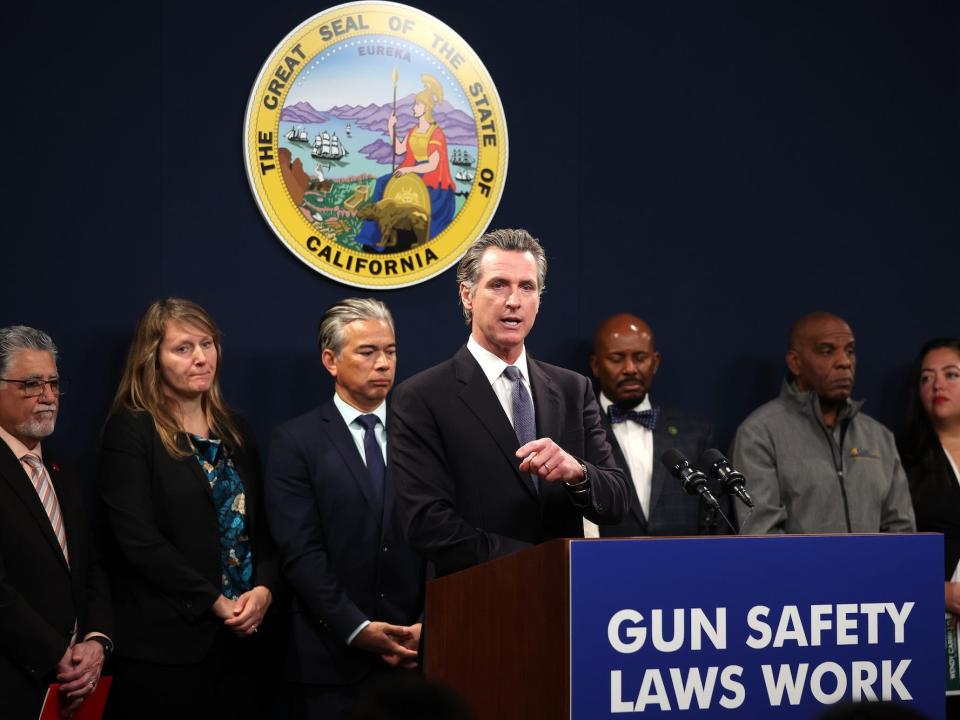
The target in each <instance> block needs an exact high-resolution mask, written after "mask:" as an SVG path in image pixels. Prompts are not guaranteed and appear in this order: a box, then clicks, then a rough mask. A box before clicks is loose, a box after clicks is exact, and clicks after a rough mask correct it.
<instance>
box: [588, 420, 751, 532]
mask: <svg viewBox="0 0 960 720" xmlns="http://www.w3.org/2000/svg"><path fill="white" fill-rule="evenodd" d="M603 426H604V428H605V429H606V431H607V439H608V440H609V441H610V445H611V447H612V448H613V457H614V459H615V460H616V462H617V465H618V466H619V467H621V468H623V472H624V474H625V475H626V476H627V481H628V482H627V485H628V486H629V487H628V489H629V491H630V510H629V512H628V513H627V514H626V515H624V517H623V521H622V522H620V523H619V524H617V525H601V526H600V536H601V537H629V536H633V535H661V536H662V535H702V534H711V533H712V532H717V533H721V534H722V533H726V532H729V529H728V528H727V526H726V524H725V523H724V522H723V520H722V519H720V518H717V524H716V530H715V531H713V530H711V528H710V526H709V520H708V508H707V505H706V503H704V502H703V501H701V500H700V498H699V497H692V496H690V495H687V493H686V492H685V491H684V490H683V487H682V486H681V484H680V481H679V480H677V479H676V478H674V477H673V476H672V475H671V474H670V473H669V471H668V470H667V468H666V467H664V465H663V463H662V462H661V461H660V457H661V456H662V455H663V453H664V452H666V451H667V450H668V449H670V448H674V449H676V450H679V451H680V452H681V453H683V455H684V457H686V458H687V460H689V461H690V464H691V465H693V466H695V467H696V466H698V465H699V463H700V456H701V455H702V454H703V451H704V450H706V449H707V448H711V447H715V446H716V440H715V437H714V432H713V428H712V427H711V426H710V424H709V423H707V422H705V421H703V420H700V419H699V418H695V417H693V416H691V415H687V414H685V413H682V412H680V411H678V410H673V409H671V408H665V407H661V408H660V417H659V419H658V420H657V427H656V429H655V430H654V431H653V476H652V478H651V488H650V508H649V511H648V512H647V513H644V511H643V508H641V507H640V501H639V500H638V499H637V490H636V487H635V486H634V484H633V478H632V477H631V475H630V468H629V467H627V461H626V459H625V458H624V455H623V449H622V448H621V447H620V444H619V443H618V442H617V438H616V436H615V435H614V434H613V428H612V427H611V426H610V422H609V421H608V420H607V416H606V414H604V415H603ZM711 489H713V488H712V486H711ZM715 494H716V493H715ZM717 499H718V500H719V501H720V508H721V509H722V510H723V513H724V514H725V515H726V516H727V517H728V518H731V522H732V517H733V516H732V514H731V511H730V502H729V498H728V497H720V496H719V495H718V496H717Z"/></svg>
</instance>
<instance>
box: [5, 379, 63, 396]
mask: <svg viewBox="0 0 960 720" xmlns="http://www.w3.org/2000/svg"><path fill="white" fill-rule="evenodd" d="M0 381H2V382H8V383H17V384H18V385H20V386H21V389H22V390H23V396H24V397H25V398H35V397H40V396H41V395H43V388H44V387H45V386H47V385H49V386H50V392H52V393H53V394H54V395H56V396H57V397H61V396H62V395H63V394H64V393H66V391H67V389H66V387H65V386H66V384H67V379H66V378H53V380H41V379H39V378H30V379H29V380H14V379H13V378H0ZM34 391H35V392H34Z"/></svg>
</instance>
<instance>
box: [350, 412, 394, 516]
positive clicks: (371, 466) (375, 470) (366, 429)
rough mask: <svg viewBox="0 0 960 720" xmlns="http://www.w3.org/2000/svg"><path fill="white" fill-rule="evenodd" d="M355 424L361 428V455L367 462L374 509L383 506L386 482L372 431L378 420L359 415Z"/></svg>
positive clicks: (381, 458)
mask: <svg viewBox="0 0 960 720" xmlns="http://www.w3.org/2000/svg"><path fill="white" fill-rule="evenodd" d="M357 422H358V423H359V424H360V425H361V426H363V455H364V459H366V461H367V472H368V473H370V489H371V490H372V491H373V502H374V505H375V506H376V507H380V506H381V505H383V485H384V482H385V481H386V476H387V466H386V464H384V462H383V451H382V450H381V449H380V443H378V442H377V435H376V432H374V430H375V429H376V427H377V423H378V422H380V418H378V417H377V416H376V415H361V416H360V417H358V418H357Z"/></svg>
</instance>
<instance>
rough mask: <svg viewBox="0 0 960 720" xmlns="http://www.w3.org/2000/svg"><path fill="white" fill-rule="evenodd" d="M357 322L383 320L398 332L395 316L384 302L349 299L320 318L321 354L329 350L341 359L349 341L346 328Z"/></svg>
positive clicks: (319, 338) (368, 299)
mask: <svg viewBox="0 0 960 720" xmlns="http://www.w3.org/2000/svg"><path fill="white" fill-rule="evenodd" d="M357 320H383V321H385V322H386V323H387V325H389V326H390V329H391V330H393V331H394V332H396V330H395V329H394V327H393V316H392V315H391V314H390V310H389V309H388V308H387V306H386V305H384V304H383V303H382V302H380V301H379V300H374V299H373V298H347V299H345V300H341V301H340V302H338V303H336V304H335V305H331V306H330V308H329V309H328V310H327V311H326V312H325V313H324V314H323V317H322V318H320V334H319V336H318V337H317V346H318V347H319V348H320V352H321V353H322V352H323V351H324V350H329V351H331V352H332V353H333V354H334V355H336V356H338V357H339V356H340V351H341V350H343V344H344V343H345V342H346V341H347V337H346V333H345V332H344V328H346V326H347V325H349V324H350V323H352V322H355V321H357Z"/></svg>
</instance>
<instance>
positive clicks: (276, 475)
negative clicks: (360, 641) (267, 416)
mask: <svg viewBox="0 0 960 720" xmlns="http://www.w3.org/2000/svg"><path fill="white" fill-rule="evenodd" d="M314 453H315V449H313V448H308V447H304V446H303V444H302V442H300V440H299V439H298V438H295V437H294V436H293V435H292V433H291V432H290V431H289V429H288V428H287V427H280V428H278V429H277V430H276V431H274V433H273V439H272V441H271V443H270V454H269V459H268V461H267V472H266V477H267V480H266V484H265V485H266V487H265V493H266V506H267V513H268V518H269V522H270V528H271V531H272V533H273V536H274V538H275V539H276V542H277V545H278V547H279V550H280V554H281V556H282V557H283V575H284V577H285V578H286V580H287V582H288V583H289V585H290V587H291V589H292V590H293V592H294V593H296V596H297V598H298V599H299V604H300V606H301V607H304V608H305V609H307V611H308V612H309V613H310V615H311V616H312V617H313V618H314V619H315V620H317V621H322V622H325V623H327V624H329V625H330V627H332V628H333V630H334V632H335V633H336V634H337V636H338V637H339V638H340V639H341V640H342V641H344V642H346V640H347V638H348V637H349V636H350V635H351V634H352V633H353V631H354V630H356V629H357V627H358V626H359V625H360V623H362V622H363V621H365V620H366V619H367V616H366V614H365V613H364V612H363V611H362V610H360V608H358V607H357V605H356V604H355V603H354V601H353V600H352V599H351V598H350V596H349V595H348V594H347V591H346V589H345V588H344V587H342V586H341V584H340V583H339V582H338V580H337V575H336V573H335V571H334V568H333V566H332V563H331V561H330V558H329V557H328V552H327V551H328V548H327V541H326V534H327V533H328V532H336V531H337V529H336V528H324V524H323V520H322V518H321V514H320V509H319V508H318V506H317V502H318V500H317V497H316V495H315V493H314V488H313V486H312V480H311V478H312V475H313V473H311V468H310V465H311V462H310V460H309V458H310V457H312V456H313V454H314ZM322 480H323V479H322V478H321V482H322ZM327 480H330V479H329V478H328V479H327ZM343 512H344V513H349V511H348V510H347V509H346V508H344V509H343ZM342 531H343V530H341V532H342Z"/></svg>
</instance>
